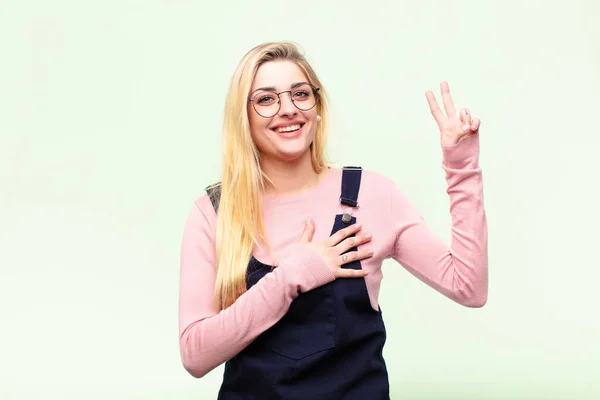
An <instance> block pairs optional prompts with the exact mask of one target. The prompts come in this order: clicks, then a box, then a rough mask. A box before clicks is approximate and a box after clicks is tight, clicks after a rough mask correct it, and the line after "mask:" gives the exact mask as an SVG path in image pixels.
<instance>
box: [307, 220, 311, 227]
mask: <svg viewBox="0 0 600 400" xmlns="http://www.w3.org/2000/svg"><path fill="white" fill-rule="evenodd" d="M310 221H311V220H310V218H308V219H307V220H306V226H308V225H310Z"/></svg>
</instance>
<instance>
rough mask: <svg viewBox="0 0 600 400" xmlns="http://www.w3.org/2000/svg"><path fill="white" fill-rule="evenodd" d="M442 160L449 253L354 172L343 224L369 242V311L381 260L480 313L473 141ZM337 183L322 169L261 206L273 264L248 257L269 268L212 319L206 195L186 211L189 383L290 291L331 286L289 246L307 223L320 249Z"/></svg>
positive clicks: (483, 282)
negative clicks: (353, 221)
mask: <svg viewBox="0 0 600 400" xmlns="http://www.w3.org/2000/svg"><path fill="white" fill-rule="evenodd" d="M442 154H443V163H442V168H443V170H444V171H445V173H446V181H447V184H448V189H447V193H448V195H449V197H450V213H451V216H452V228H451V232H452V240H451V245H450V246H448V245H446V244H445V243H444V242H443V241H442V240H441V239H440V238H439V237H438V236H436V234H434V232H432V230H431V229H430V228H429V227H428V226H427V225H426V223H425V222H424V221H423V218H422V217H421V216H420V215H419V213H418V211H417V209H416V208H415V207H414V206H413V204H411V202H410V201H409V199H408V198H407V197H406V196H405V195H404V194H403V192H402V190H400V189H399V188H398V187H397V186H396V185H395V183H394V182H393V181H391V180H390V179H388V178H386V177H384V176H382V175H380V174H377V173H375V172H372V171H368V170H365V171H363V175H362V179H361V186H360V194H359V198H358V201H359V204H360V208H359V209H357V210H354V211H353V215H355V216H356V217H357V221H358V222H360V223H361V224H362V225H363V231H364V232H369V233H371V234H372V235H373V238H372V240H371V242H370V243H368V244H367V245H366V246H367V247H370V248H372V249H373V250H374V255H373V257H371V258H369V259H367V260H363V261H362V266H363V268H364V269H366V270H367V271H368V272H369V275H368V276H367V277H366V278H364V279H365V281H366V285H367V289H368V292H369V296H370V299H371V304H372V306H373V308H374V309H378V295H379V288H380V283H381V279H382V272H381V264H382V262H383V261H384V260H385V259H388V258H392V259H394V260H396V261H397V262H398V263H399V264H400V265H402V266H403V267H404V268H406V269H407V270H408V271H410V272H411V273H412V274H413V275H414V276H416V277H417V278H418V279H420V280H421V281H423V282H424V283H426V284H427V285H429V286H430V287H432V288H433V289H435V290H436V291H438V292H440V293H441V294H443V295H445V296H447V297H448V298H450V299H452V300H454V301H456V302H457V303H459V304H462V305H464V306H467V307H481V306H483V305H484V304H485V303H486V301H487V288H488V260H487V257H488V256H487V221H486V215H485V211H484V205H483V185H482V175H481V169H480V167H479V163H478V161H479V136H478V135H475V136H472V137H470V138H468V139H466V140H463V141H461V142H460V143H458V144H457V145H455V146H452V147H442ZM341 176H342V171H341V169H337V168H331V169H330V171H329V173H328V175H327V177H326V179H324V180H323V181H322V182H321V183H320V184H319V186H317V187H316V188H314V189H312V190H311V191H307V192H303V193H300V194H293V195H285V196H272V195H267V196H265V198H264V209H265V211H264V215H263V218H264V222H265V228H266V233H267V236H268V238H269V240H270V241H271V244H272V246H273V248H274V257H275V259H271V258H270V257H269V255H268V253H266V252H262V253H261V252H259V251H255V253H254V255H255V257H256V258H257V259H258V260H260V261H262V262H263V263H266V264H273V265H278V268H275V269H274V270H273V272H271V273H269V274H267V275H266V276H265V277H264V278H263V279H261V280H260V281H259V282H258V283H257V284H256V285H254V286H253V287H252V288H251V289H250V290H248V291H247V292H246V293H244V294H243V295H242V296H241V297H240V298H239V299H238V300H237V301H236V302H235V303H234V304H233V305H232V306H231V307H229V308H227V309H225V310H222V311H220V312H217V310H216V309H215V308H214V306H213V302H212V301H213V288H214V280H215V248H214V235H215V223H216V215H215V212H214V210H213V206H212V204H211V202H210V200H209V198H208V196H207V195H203V196H201V197H200V198H198V199H197V200H196V201H195V203H194V204H193V206H192V209H191V212H190V214H189V216H188V219H187V221H186V224H185V229H184V233H183V241H182V248H181V267H180V268H181V269H180V299H179V332H180V350H181V358H182V362H183V365H184V367H185V369H186V370H187V371H188V372H189V373H190V374H191V375H192V376H194V377H197V378H199V377H202V376H204V375H205V374H207V373H208V372H210V371H211V370H212V369H214V368H216V367H217V366H219V365H220V364H222V363H223V362H225V361H227V360H228V359H230V358H232V357H233V356H235V355H236V354H237V353H239V352H240V351H241V350H243V349H244V348H245V347H246V346H247V345H248V344H250V342H252V341H253V340H254V339H255V338H256V337H257V336H258V335H260V334H261V333H262V332H263V331H265V330H266V329H268V328H269V327H271V326H273V325H274V324H275V323H276V322H277V321H278V320H279V319H281V318H282V317H283V315H284V314H285V313H286V311H287V310H288V308H289V306H290V303H291V302H292V300H294V298H295V297H296V296H297V295H298V292H299V291H300V292H304V291H308V290H311V289H313V288H315V287H318V286H320V285H323V284H326V283H328V282H331V281H332V280H333V279H334V277H333V274H332V272H330V270H329V269H328V267H327V266H326V265H325V264H324V263H323V262H322V261H321V259H320V258H319V257H318V256H317V255H316V254H315V253H313V252H312V251H310V250H308V248H307V247H306V245H303V244H299V243H298V240H299V238H300V235H301V233H302V231H303V227H304V223H305V221H306V220H307V218H309V217H310V218H312V219H313V221H314V223H315V228H316V229H315V233H314V236H313V241H322V240H324V239H325V238H326V237H327V236H329V234H330V232H331V229H332V226H333V222H334V216H335V214H338V213H343V212H344V211H346V210H348V209H347V207H345V206H343V205H342V204H340V202H339V196H340V185H341ZM345 279H349V278H345ZM354 279H356V278H354ZM359 279H361V278H359Z"/></svg>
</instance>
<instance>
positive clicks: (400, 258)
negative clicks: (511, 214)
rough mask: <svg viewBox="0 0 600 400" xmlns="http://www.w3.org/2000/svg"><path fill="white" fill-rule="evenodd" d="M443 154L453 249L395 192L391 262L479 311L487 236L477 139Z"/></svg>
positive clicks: (484, 299) (485, 288)
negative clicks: (396, 263) (394, 261)
mask: <svg viewBox="0 0 600 400" xmlns="http://www.w3.org/2000/svg"><path fill="white" fill-rule="evenodd" d="M442 154H443V162H442V168H443V170H444V171H445V175H446V182H447V185H448V186H447V193H448V195H449V198H450V214H451V219H452V226H451V245H450V247H448V246H447V245H446V244H445V243H444V242H443V241H442V240H441V239H440V238H439V237H438V236H436V235H435V234H434V232H432V230H431V229H430V228H429V227H428V226H427V225H426V224H425V222H424V220H423V218H422V217H421V216H420V215H419V213H418V211H417V210H416V208H415V207H414V206H413V205H412V204H411V203H410V201H409V200H408V199H407V197H406V196H405V195H404V194H403V193H402V191H401V190H399V189H398V188H397V187H395V188H394V190H393V193H392V195H391V196H390V197H391V199H392V200H391V208H392V215H393V218H394V222H395V224H394V245H393V249H392V251H393V254H392V257H393V259H395V260H396V261H397V262H398V263H399V264H401V265H402V266H403V267H404V268H406V269H407V270H408V271H409V272H410V273H412V274H413V275H414V276H416V277H417V278H419V279H420V280H421V281H423V282H424V283H426V284H427V285H429V286H431V287H432V288H434V289H435V290H437V291H438V292H440V293H442V294H443V295H445V296H446V297H448V298H450V299H452V300H454V301H456V302H457V303H459V304H461V305H464V306H466V307H482V306H484V305H485V303H486V302H487V295H488V251H487V239H488V236H487V234H488V232H487V219H486V214H485V210H484V204H483V183H482V173H481V169H480V167H479V159H478V157H479V135H478V134H477V135H473V136H471V137H469V138H467V139H465V140H463V141H461V142H459V143H457V144H456V145H454V146H450V147H442Z"/></svg>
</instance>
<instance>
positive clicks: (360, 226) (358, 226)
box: [354, 224, 362, 229]
mask: <svg viewBox="0 0 600 400" xmlns="http://www.w3.org/2000/svg"><path fill="white" fill-rule="evenodd" d="M354 226H355V227H356V229H360V228H362V225H361V224H355V225H354Z"/></svg>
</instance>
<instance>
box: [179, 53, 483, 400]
mask: <svg viewBox="0 0 600 400" xmlns="http://www.w3.org/2000/svg"><path fill="white" fill-rule="evenodd" d="M441 92H442V98H443V105H444V109H445V113H444V112H443V111H442V110H441V109H440V107H439V106H438V103H437V100H436V98H435V96H434V95H433V93H431V92H429V91H428V92H427V93H426V98H427V100H428V102H429V107H430V109H431V113H432V115H433V117H434V118H435V120H436V121H437V124H438V126H439V130H440V144H441V151H442V155H443V164H442V168H443V170H444V172H445V174H446V180H447V184H448V189H447V193H448V194H449V200H450V212H451V215H452V230H451V231H452V241H451V246H450V247H448V246H446V245H445V244H444V242H443V241H442V240H441V239H440V238H439V237H437V236H436V235H435V234H434V233H433V232H432V231H431V229H429V228H428V226H427V225H426V224H425V222H424V221H423V219H422V218H421V216H420V215H419V213H418V212H417V210H416V208H415V207H414V206H413V205H412V204H411V202H410V201H409V200H408V199H407V197H406V196H405V195H404V193H403V192H402V190H401V189H400V188H399V187H397V186H396V185H395V183H394V182H393V181H392V180H390V179H388V178H386V177H385V176H383V175H381V174H378V173H376V172H372V171H368V170H364V169H362V168H361V167H360V166H351V167H344V168H335V167H332V166H330V165H328V163H327V162H326V160H325V156H324V151H325V139H326V135H327V125H326V124H327V120H328V115H327V98H326V94H325V90H324V89H323V84H322V83H321V82H320V81H319V78H318V77H317V75H316V73H315V71H314V70H313V69H312V68H311V66H310V65H309V64H308V62H307V61H306V60H305V58H304V57H303V56H302V55H301V54H300V53H299V51H298V49H297V48H296V47H295V46H294V45H292V44H290V43H267V44H263V45H260V46H258V47H256V48H254V49H252V50H251V51H250V52H248V53H247V54H246V55H245V57H244V58H243V59H242V60H241V62H240V64H239V66H238V68H237V70H236V71H235V74H234V76H233V78H232V80H231V86H230V88H229V93H228V97H227V100H226V109H225V120H224V141H223V157H224V159H223V170H222V174H221V179H220V180H219V182H218V183H216V184H213V185H211V186H209V187H208V188H207V193H206V194H204V195H202V196H201V197H199V198H198V199H197V200H196V201H195V202H194V204H193V206H192V209H191V212H190V214H189V217H188V219H187V222H186V224H185V229H184V233H183V243H182V250H181V278H180V305H179V307H180V309H179V320H180V323H179V324H180V348H181V357H182V361H183V365H184V367H185V368H186V370H187V371H188V372H189V373H190V374H191V375H192V376H194V377H197V378H200V377H202V376H204V375H205V374H207V373H208V372H210V371H211V370H213V369H214V368H215V367H217V366H219V365H221V364H222V363H225V372H224V376H223V383H222V385H221V389H220V391H219V399H223V400H228V399H302V400H307V399H319V400H320V399H327V400H335V399H345V400H353V399H357V400H358V399H360V400H364V399H369V400H379V399H388V398H389V384H388V376H387V370H386V365H385V361H384V359H383V356H382V351H383V346H384V342H385V340H386V332H385V326H384V323H383V320H382V314H381V310H380V308H379V305H378V293H379V288H380V283H381V279H382V273H381V264H382V262H383V261H384V260H385V259H388V258H392V259H394V260H396V261H397V262H398V263H399V264H400V265H402V266H403V267H404V268H406V269H407V270H408V271H410V272H411V273H412V274H413V275H414V276H415V277H417V278H418V279H420V280H422V281H423V282H424V283H426V284H427V285H429V286H431V287H432V288H433V289H435V290H436V291H438V292H440V293H442V294H443V295H445V296H446V297H448V298H449V299H452V300H453V301H455V302H458V303H460V304H462V305H464V306H466V307H482V306H483V305H484V304H485V303H486V301H487V287H488V270H487V222H486V216H485V211H484V205H483V189H482V176H481V170H480V167H479V164H478V156H479V135H478V133H479V125H480V122H479V120H478V119H476V118H472V117H471V115H470V113H469V112H468V110H466V109H461V110H459V111H457V110H456V109H455V107H454V104H453V101H452V99H451V96H450V92H449V89H448V85H447V84H446V83H442V85H441Z"/></svg>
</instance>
